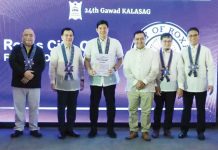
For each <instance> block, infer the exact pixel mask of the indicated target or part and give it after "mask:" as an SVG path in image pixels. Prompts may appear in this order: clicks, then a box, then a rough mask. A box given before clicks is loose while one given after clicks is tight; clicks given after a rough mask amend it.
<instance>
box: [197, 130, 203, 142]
mask: <svg viewBox="0 0 218 150" xmlns="http://www.w3.org/2000/svg"><path fill="white" fill-rule="evenodd" d="M198 139H199V140H201V141H203V140H205V136H204V133H203V132H201V133H198Z"/></svg>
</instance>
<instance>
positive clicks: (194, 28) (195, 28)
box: [187, 27, 200, 34]
mask: <svg viewBox="0 0 218 150" xmlns="http://www.w3.org/2000/svg"><path fill="white" fill-rule="evenodd" d="M190 31H197V32H198V34H200V31H199V29H198V28H197V27H191V28H189V29H188V31H187V33H189V32H190Z"/></svg>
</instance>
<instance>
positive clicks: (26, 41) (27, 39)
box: [22, 29, 35, 46]
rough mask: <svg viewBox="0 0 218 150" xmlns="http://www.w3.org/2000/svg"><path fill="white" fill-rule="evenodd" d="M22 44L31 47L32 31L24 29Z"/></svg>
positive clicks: (32, 42)
mask: <svg viewBox="0 0 218 150" xmlns="http://www.w3.org/2000/svg"><path fill="white" fill-rule="evenodd" d="M22 42H23V44H24V45H25V46H32V45H33V44H34V42H35V33H34V32H33V30H32V29H25V30H24V31H23V35H22Z"/></svg>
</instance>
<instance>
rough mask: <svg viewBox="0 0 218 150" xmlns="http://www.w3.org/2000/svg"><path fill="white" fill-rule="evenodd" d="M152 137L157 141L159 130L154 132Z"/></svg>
mask: <svg viewBox="0 0 218 150" xmlns="http://www.w3.org/2000/svg"><path fill="white" fill-rule="evenodd" d="M151 136H152V137H153V138H155V139H156V138H158V137H159V130H153V132H152V134H151Z"/></svg>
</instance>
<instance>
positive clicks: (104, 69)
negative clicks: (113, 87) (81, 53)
mask: <svg viewBox="0 0 218 150" xmlns="http://www.w3.org/2000/svg"><path fill="white" fill-rule="evenodd" d="M109 60H110V59H109V55H107V54H100V55H98V56H97V57H96V62H95V67H94V68H95V72H96V76H109V69H110V68H109V67H110V62H109Z"/></svg>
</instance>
